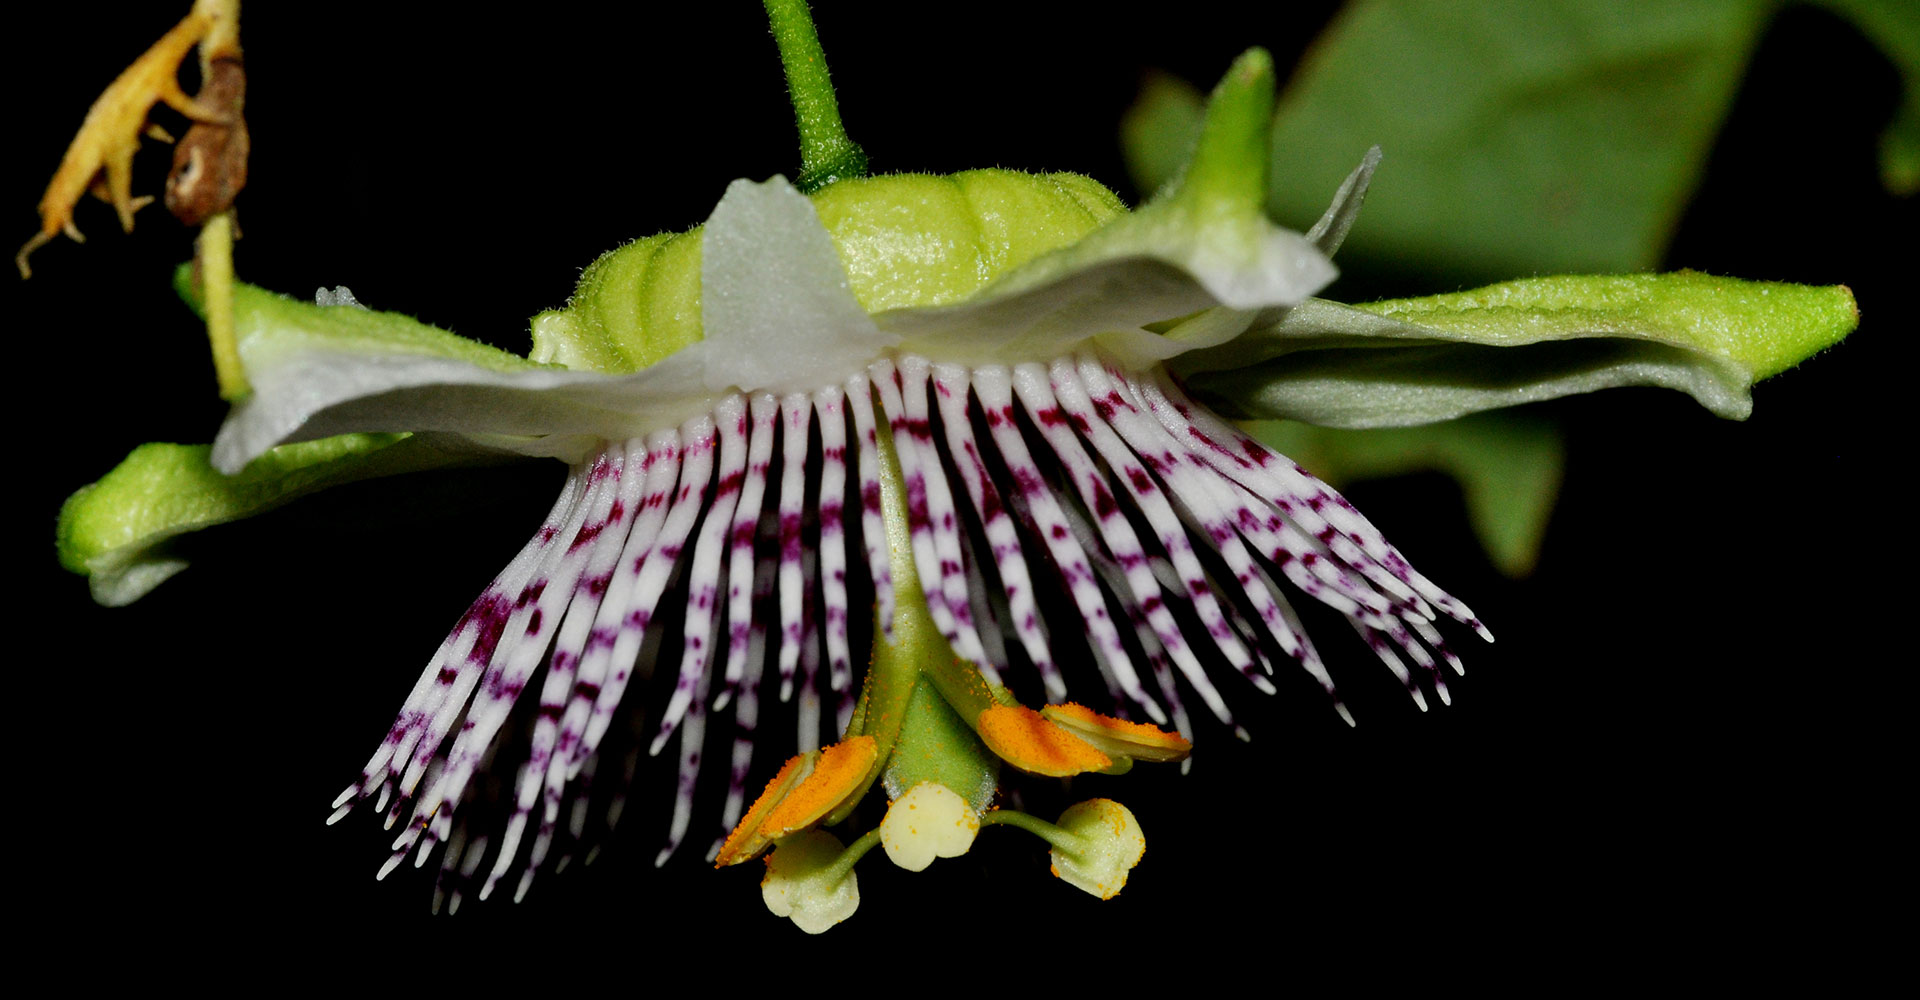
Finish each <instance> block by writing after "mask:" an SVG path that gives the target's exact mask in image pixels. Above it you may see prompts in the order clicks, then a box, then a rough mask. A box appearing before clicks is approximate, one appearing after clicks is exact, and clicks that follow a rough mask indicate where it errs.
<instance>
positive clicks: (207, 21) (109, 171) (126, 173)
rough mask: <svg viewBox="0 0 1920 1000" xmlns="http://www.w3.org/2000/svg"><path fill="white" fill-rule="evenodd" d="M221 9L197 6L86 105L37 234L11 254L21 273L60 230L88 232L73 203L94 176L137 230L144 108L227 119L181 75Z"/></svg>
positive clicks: (76, 235)
mask: <svg viewBox="0 0 1920 1000" xmlns="http://www.w3.org/2000/svg"><path fill="white" fill-rule="evenodd" d="M223 6H225V7H231V6H234V5H232V4H225V5H223V4H220V3H218V2H211V3H210V2H207V0H201V2H199V3H197V4H195V7H194V10H193V12H192V13H190V14H188V15H187V16H186V17H185V18H184V19H182V20H181V21H180V23H179V24H176V25H174V26H173V29H172V30H170V31H168V32H167V33H166V34H165V35H162V36H161V37H160V40H159V41H157V42H155V43H153V47H152V48H149V49H148V50H147V51H146V52H144V53H142V54H141V55H140V58H138V59H135V60H134V61H133V65H131V66H128V67H127V68H126V70H125V71H123V72H122V73H121V74H120V75H119V77H117V78H116V79H115V80H114V81H113V82H112V83H111V84H109V85H108V86H107V89H106V90H105V91H103V92H102V93H101V94H100V97H99V99H98V100H96V101H94V102H93V107H91V108H89V109H87V117H86V120H85V121H83V122H81V123H80V131H79V132H78V133H76V134H75V135H74V137H73V142H72V143H71V144H70V145H68V146H67V155H66V156H65V157H63V158H62V159H61V161H60V169H59V170H57V171H55V172H54V175H53V180H52V181H51V182H49V183H48V184H47V192H46V194H44V195H42V196H41V198H40V231H39V232H38V233H35V234H34V236H33V238H32V239H30V240H28V241H27V244H26V246H24V247H21V248H20V253H19V254H18V255H17V256H15V257H14V263H15V264H16V265H18V266H19V268H20V276H21V277H23V278H24V277H30V276H31V275H32V273H33V271H32V269H31V268H29V267H28V266H27V255H28V254H31V253H32V252H33V251H34V250H36V249H38V248H39V247H41V246H42V245H44V244H45V243H47V242H48V241H49V240H51V239H53V237H54V236H55V235H57V234H58V233H60V232H63V231H64V232H65V233H66V234H67V235H68V236H69V237H72V238H73V240H74V241H75V242H82V241H84V239H85V237H83V236H81V235H80V230H79V229H78V228H77V227H75V226H74V224H73V207H74V205H75V204H77V203H78V202H79V201H80V196H81V195H83V194H85V193H86V192H87V191H88V190H89V189H90V188H92V187H93V186H94V183H95V178H97V177H102V176H103V175H104V180H105V197H106V200H107V201H109V202H112V203H113V207H114V211H116V212H118V213H119V215H120V226H121V228H123V229H126V230H128V231H132V229H133V213H134V211H135V210H136V209H138V208H139V207H140V206H141V205H144V204H145V203H146V202H147V201H150V200H151V199H150V198H147V199H135V198H134V197H133V190H132V188H133V154H134V153H135V152H136V151H138V150H139V148H140V136H141V134H142V133H143V132H145V131H146V129H147V113H148V112H149V111H151V110H152V109H153V106H154V104H155V103H158V102H165V103H166V105H167V106H168V107H170V108H172V109H174V110H175V111H178V112H180V113H181V114H183V115H186V116H187V117H188V118H191V119H193V120H195V121H200V122H224V121H225V118H224V117H223V116H222V115H220V114H219V113H218V112H217V111H215V110H213V109H211V108H208V107H204V106H202V105H200V104H199V103H197V102H195V101H194V100H193V98H191V97H188V96H187V94H186V91H184V90H182V89H180V80H179V75H178V74H179V72H180V63H181V61H182V60H184V59H186V57H187V53H189V52H191V51H192V50H193V47H194V46H195V45H197V44H199V43H200V41H201V40H202V39H204V38H206V37H207V35H208V34H209V33H210V32H211V31H213V30H214V25H215V23H216V22H217V21H219V20H220V14H219V9H220V8H221V7H223Z"/></svg>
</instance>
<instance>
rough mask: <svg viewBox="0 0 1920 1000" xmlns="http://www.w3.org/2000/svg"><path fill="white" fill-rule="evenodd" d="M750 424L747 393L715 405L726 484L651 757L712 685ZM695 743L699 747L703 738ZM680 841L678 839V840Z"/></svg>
mask: <svg viewBox="0 0 1920 1000" xmlns="http://www.w3.org/2000/svg"><path fill="white" fill-rule="evenodd" d="M746 422H747V400H746V398H745V397H743V396H740V395H733V396H728V397H726V398H725V399H723V400H721V401H720V403H719V405H718V406H716V407H715V408H714V411H713V424H714V426H715V427H717V428H719V430H720V482H721V484H722V486H721V488H719V489H716V490H715V492H714V496H713V502H712V505H711V507H710V509H709V510H708V511H707V516H706V518H705V520H703V521H702V522H701V528H700V536H699V538H698V539H697V540H696V541H695V543H694V549H693V565H692V567H691V572H690V573H689V575H688V577H687V579H688V585H687V610H686V614H685V616H684V619H683V620H684V621H685V623H686V629H685V634H686V636H687V642H686V648H685V649H684V650H683V652H682V653H681V657H680V673H679V675H678V678H677V679H676V680H675V682H674V685H673V694H672V695H671V696H670V697H669V698H668V699H667V707H666V711H664V712H662V713H661V717H660V731H659V732H658V733H657V734H656V735H655V736H654V738H653V742H652V743H651V744H649V745H648V747H647V753H648V754H649V755H654V754H658V753H659V752H660V750H661V748H662V747H664V746H666V743H667V740H668V739H669V738H671V737H672V736H673V731H674V729H675V727H677V726H678V725H679V724H680V720H681V718H682V717H684V716H685V715H686V713H687V711H688V707H689V706H690V705H693V703H694V701H695V698H696V694H697V693H698V694H699V695H701V696H703V695H704V692H705V691H706V689H707V679H706V674H707V660H708V657H709V655H710V653H711V645H712V643H710V642H708V641H705V640H706V637H707V636H709V635H710V634H711V633H712V631H713V629H714V627H715V623H714V611H715V605H716V604H717V603H718V601H717V598H718V596H719V589H720V559H721V557H722V556H723V555H724V554H725V552H726V547H727V543H728V538H727V536H728V535H729V534H730V533H731V532H732V529H733V515H734V509H735V508H736V506H737V505H738V502H739V499H740V490H739V488H738V486H737V485H736V487H735V488H734V489H731V490H729V489H726V488H725V484H726V483H727V482H728V481H729V480H731V481H732V482H734V483H735V484H739V483H741V482H742V481H743V480H744V478H745V476H746V468H747V436H746V434H745V433H743V431H744V428H745V425H746ZM696 711H697V708H696ZM695 745H696V746H697V745H698V741H697V740H696V741H695ZM675 843H678V839H677V838H676V839H675Z"/></svg>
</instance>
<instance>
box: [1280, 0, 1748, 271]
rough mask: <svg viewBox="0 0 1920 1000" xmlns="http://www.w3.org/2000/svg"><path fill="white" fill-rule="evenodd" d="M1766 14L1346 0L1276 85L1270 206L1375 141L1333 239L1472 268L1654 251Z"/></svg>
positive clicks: (1566, 262) (1327, 178) (1700, 1)
mask: <svg viewBox="0 0 1920 1000" xmlns="http://www.w3.org/2000/svg"><path fill="white" fill-rule="evenodd" d="M1771 10H1772V4H1770V3H1766V2H1762V0H1648V2H1644V3H1638V4H1634V5H1632V6H1631V7H1622V6H1621V5H1620V4H1617V3H1614V2H1612V0H1547V2H1540V3H1528V4H1498V5H1494V4H1459V3H1448V2H1444V0H1394V2H1384V0H1361V2H1357V3H1354V4H1352V5H1350V6H1349V7H1348V8H1347V9H1346V11H1345V12H1344V13H1343V14H1342V16H1341V17H1340V19H1339V20H1338V21H1337V22H1335V24H1334V25H1333V27H1332V28H1331V29H1329V30H1328V32H1327V33H1326V34H1325V35H1323V36H1322V37H1321V39H1320V40H1319V42H1318V43H1317V45H1316V47H1315V49H1314V50H1313V51H1312V52H1311V53H1310V55H1309V57H1308V59H1307V60H1306V62H1305V64H1304V65H1303V66H1302V67H1301V68H1300V70H1299V71H1298V73H1297V74H1296V76H1295V77H1294V80H1293V82H1292V84H1291V85H1290V86H1289V87H1288V89H1287V91H1286V92H1285V93H1284V94H1283V95H1282V97H1281V100H1280V106H1279V117H1278V121H1277V123H1276V125H1275V129H1274V134H1273V149H1274V168H1273V171H1274V172H1273V202H1272V204H1273V207H1274V210H1275V212H1276V213H1277V215H1278V217H1279V218H1282V219H1285V220H1289V221H1297V222H1305V221H1306V220H1309V219H1312V218H1313V216H1314V214H1315V213H1317V212H1318V211H1319V205H1318V199H1319V198H1320V197H1321V192H1323V191H1325V190H1327V189H1328V188H1330V187H1331V186H1332V185H1333V184H1335V183H1337V182H1338V180H1339V178H1340V176H1341V175H1342V173H1344V172H1345V170H1346V169H1347V167H1348V166H1350V165H1351V164H1352V163H1353V160H1354V158H1355V157H1357V156H1358V155H1359V154H1360V153H1361V152H1362V151H1363V150H1365V149H1366V148H1367V147H1369V146H1372V145H1374V144H1379V145H1380V146H1381V147H1383V148H1384V149H1385V151H1386V155H1387V163H1388V171H1387V173H1385V174H1382V175H1381V183H1380V184H1379V185H1378V187H1377V188H1376V190H1375V191H1374V193H1373V196H1372V199H1371V200H1370V201H1369V203H1368V205H1367V218H1366V222H1365V224H1364V225H1362V226H1361V227H1360V229H1359V230H1358V231H1356V233H1355V235H1354V238H1353V241H1352V243H1351V244H1350V246H1349V249H1348V253H1349V254H1352V255H1356V256H1359V257H1362V258H1367V259H1375V260H1385V259H1392V260H1409V259H1410V260H1415V261H1422V262H1437V263H1440V264H1441V265H1442V266H1444V267H1446V268H1448V269H1449V270H1451V271H1452V272H1454V273H1456V274H1461V275H1463V276H1470V277H1477V278H1482V279H1485V278H1493V277H1503V276H1507V275H1512V274H1540V273H1547V274H1553V273H1568V272H1581V271H1632V270H1644V269H1647V268H1650V267H1653V266H1655V265H1657V264H1658V263H1659V261H1660V257H1661V254H1662V252H1663V251H1664V249H1665V247H1666V244H1667V240H1668V237H1669V234H1670V233H1671V232H1672V230H1673V228H1674V226H1675V224H1676V223H1677V222H1678V219H1679V215H1680V211H1681V209H1682V207H1683V206H1684V205H1685V203H1686V201H1687V199H1688V197H1689V196H1690V195H1691V193H1692V190H1693V187H1694V185H1695V183H1696V180H1697V177H1698V173H1699V170H1700V167H1701V164H1703V163H1704V161H1705V158H1706V156H1705V154H1706V152H1707V150H1708V149H1709V148H1710V146H1711V144H1712V142H1713V138H1714V136H1715V134H1716V133H1717V132H1718V130H1719V126H1720V122H1721V121H1722V119H1723V118H1724V117H1725V115H1726V113H1727V110H1728V108H1729V107H1730V105H1731V102H1732V98H1733V94H1734V92H1735V90H1736V89H1737V84H1738V82H1739V80H1740V77H1741V76H1742V74H1743V73H1744V72H1745V68H1746V64H1747V61H1748V57H1749V55H1750V53H1751V52H1752V50H1753V48H1754V46H1755V44H1756V43H1757V41H1758V38H1759V34H1760V31H1761V28H1762V27H1763V26H1764V24H1765V21H1766V18H1767V16H1768V15H1769V14H1770V12H1771Z"/></svg>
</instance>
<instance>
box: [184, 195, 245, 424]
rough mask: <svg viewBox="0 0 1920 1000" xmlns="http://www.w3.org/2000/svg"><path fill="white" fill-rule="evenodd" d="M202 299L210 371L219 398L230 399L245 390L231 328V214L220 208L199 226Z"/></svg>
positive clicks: (236, 342)
mask: <svg viewBox="0 0 1920 1000" xmlns="http://www.w3.org/2000/svg"><path fill="white" fill-rule="evenodd" d="M196 249H197V251H198V257H199V262H200V288H201V300H202V301H203V302H205V303H206V306H205V311H206V314H207V342H208V344H209V345H211V346H212V348H213V373H214V376H215V378H216V379H217V380H218V382H219V385H220V398H221V399H224V400H227V401H228V402H233V401H236V400H238V399H239V398H240V397H242V396H245V395H246V394H247V390H248V385H247V372H246V369H245V368H243V367H241V365H240V347H239V342H238V339H237V338H236V336H235V334H234V328H233V215H232V213H230V212H221V213H220V214H219V215H216V216H214V217H213V218H211V219H208V220H207V222H206V225H204V226H202V227H201V228H200V240H199V242H198V244H197V247H196Z"/></svg>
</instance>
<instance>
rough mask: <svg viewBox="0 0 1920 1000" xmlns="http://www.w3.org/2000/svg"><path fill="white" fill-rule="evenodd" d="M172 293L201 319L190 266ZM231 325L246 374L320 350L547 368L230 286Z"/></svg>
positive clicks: (441, 334)
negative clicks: (270, 359) (272, 360)
mask: <svg viewBox="0 0 1920 1000" xmlns="http://www.w3.org/2000/svg"><path fill="white" fill-rule="evenodd" d="M173 287H174V291H175V292H177V293H179V295H180V297H181V298H182V299H184V300H185V301H186V303H187V305H189V306H191V307H192V308H193V310H194V312H195V313H200V314H203V315H204V310H203V307H202V305H201V302H200V293H199V289H198V288H197V287H196V286H195V284H194V281H193V266H192V265H191V264H182V265H180V267H179V268H178V269H177V270H175V271H174V274H173ZM233 321H234V328H235V333H236V335H237V338H238V340H239V343H240V356H241V359H242V361H244V362H245V363H246V366H247V367H248V368H249V369H252V368H254V367H256V366H257V365H258V364H259V363H260V362H261V360H263V359H264V358H265V357H266V356H267V355H272V354H281V353H287V352H294V351H300V350H304V349H309V348H323V349H326V350H329V351H336V352H342V353H347V352H351V353H354V354H360V355H365V356H379V355H416V356H425V357H434V358H444V359H446V360H449V361H464V362H467V363H469V364H474V365H478V366H480V367H482V368H486V369H490V370H493V371H497V372H518V371H536V370H539V369H541V368H544V367H547V366H545V365H541V364H536V363H534V362H532V361H528V360H527V359H526V358H523V357H520V356H519V355H517V354H513V353H510V352H507V351H503V350H500V349H499V348H497V347H491V346H488V345H486V344H483V343H480V342H479V341H477V340H468V339H467V338H465V337H462V336H460V335H458V334H454V333H448V332H447V331H445V330H442V329H440V328H439V327H435V326H430V325H428V324H426V323H422V322H420V321H419V320H417V319H414V318H413V317H411V316H407V315H404V314H402V313H396V312H381V311H379V310H377V309H364V308H361V307H358V306H323V305H319V304H317V303H313V302H306V301H303V300H300V299H295V298H291V297H289V296H285V295H281V294H279V293H277V292H270V291H268V290H266V289H264V288H259V287H257V286H254V285H249V284H245V283H242V282H235V283H234V286H233Z"/></svg>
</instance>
